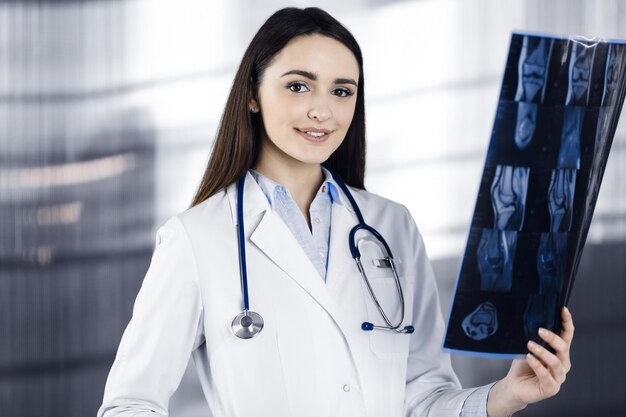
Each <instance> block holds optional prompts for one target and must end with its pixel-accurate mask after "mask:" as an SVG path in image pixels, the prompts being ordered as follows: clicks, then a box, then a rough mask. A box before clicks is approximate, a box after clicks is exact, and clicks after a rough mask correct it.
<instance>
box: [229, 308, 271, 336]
mask: <svg viewBox="0 0 626 417" xmlns="http://www.w3.org/2000/svg"><path fill="white" fill-rule="evenodd" d="M263 324H264V323H263V317H261V315H260V314H259V313H255V312H254V311H250V310H244V311H242V312H241V313H239V314H237V316H235V318H234V319H233V323H232V325H231V328H232V329H233V333H235V336H237V337H238V338H240V339H252V338H253V337H254V336H256V335H258V334H259V333H261V330H263Z"/></svg>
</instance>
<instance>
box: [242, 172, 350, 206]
mask: <svg viewBox="0 0 626 417" xmlns="http://www.w3.org/2000/svg"><path fill="white" fill-rule="evenodd" d="M249 171H250V174H251V175H252V177H253V178H254V180H255V181H256V182H257V184H259V186H260V187H261V190H262V191H263V194H265V197H266V198H267V201H268V202H269V204H270V206H273V205H274V197H275V196H276V192H279V193H287V195H289V198H291V195H290V194H289V191H288V190H287V189H286V188H285V187H283V186H282V185H281V184H279V183H277V182H276V181H274V180H272V179H270V178H268V177H266V176H265V175H263V174H261V173H260V172H258V171H255V170H254V169H250V170H249ZM322 172H323V173H324V182H323V183H322V185H321V186H320V188H319V190H318V193H320V192H323V193H325V192H328V195H329V197H330V201H331V203H337V204H339V205H343V204H342V202H341V198H340V197H339V186H338V185H337V183H336V182H335V180H334V178H333V176H332V174H331V173H330V171H329V170H327V169H326V168H324V167H322Z"/></svg>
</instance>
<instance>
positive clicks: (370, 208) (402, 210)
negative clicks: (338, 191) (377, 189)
mask: <svg viewBox="0 0 626 417" xmlns="http://www.w3.org/2000/svg"><path fill="white" fill-rule="evenodd" d="M349 188H350V192H351V193H352V195H353V196H354V199H355V201H356V202H357V204H358V205H359V208H360V209H361V211H363V212H368V213H372V214H370V216H372V215H373V216H377V215H384V216H393V217H395V218H402V219H405V220H409V219H410V220H411V221H413V218H412V217H411V214H410V212H409V210H408V209H407V208H406V206H404V205H403V204H400V203H398V202H395V201H393V200H391V199H388V198H385V197H383V196H380V195H378V194H375V193H372V192H369V191H366V190H362V189H360V188H354V187H349Z"/></svg>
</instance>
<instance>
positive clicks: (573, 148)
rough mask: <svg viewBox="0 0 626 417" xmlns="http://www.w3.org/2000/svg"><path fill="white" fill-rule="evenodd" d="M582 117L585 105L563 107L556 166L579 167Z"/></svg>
mask: <svg viewBox="0 0 626 417" xmlns="http://www.w3.org/2000/svg"><path fill="white" fill-rule="evenodd" d="M584 117H585V107H579V106H566V107H565V109H564V115H563V132H562V134H561V148H560V149H559V158H558V162H557V167H559V168H569V169H578V168H579V167H580V135H581V132H582V129H583V119H584Z"/></svg>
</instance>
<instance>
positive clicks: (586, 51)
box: [565, 41, 596, 106]
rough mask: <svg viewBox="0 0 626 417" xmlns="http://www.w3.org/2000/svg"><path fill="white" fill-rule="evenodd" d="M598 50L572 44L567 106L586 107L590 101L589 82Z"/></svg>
mask: <svg viewBox="0 0 626 417" xmlns="http://www.w3.org/2000/svg"><path fill="white" fill-rule="evenodd" d="M595 52H596V48H592V47H590V46H589V45H586V44H584V43H582V42H578V41H573V42H572V52H571V56H570V62H569V68H568V88H567V98H566V99H565V104H567V105H568V106H586V105H587V100H588V99H589V82H590V80H591V68H592V64H593V57H594V54H595Z"/></svg>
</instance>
